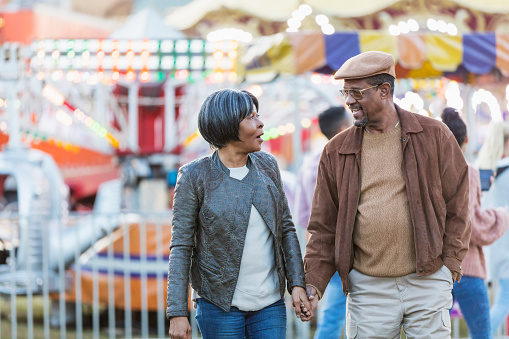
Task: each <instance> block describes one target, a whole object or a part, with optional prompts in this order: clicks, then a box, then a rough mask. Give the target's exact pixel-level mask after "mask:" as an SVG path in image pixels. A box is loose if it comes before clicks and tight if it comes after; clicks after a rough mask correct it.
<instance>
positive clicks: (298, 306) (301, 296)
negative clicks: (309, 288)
mask: <svg viewBox="0 0 509 339" xmlns="http://www.w3.org/2000/svg"><path fill="white" fill-rule="evenodd" d="M292 301H293V307H295V314H296V315H297V318H300V320H302V321H310V320H311V319H313V316H314V314H313V307H312V306H311V303H310V302H309V299H308V296H307V294H306V290H305V289H303V288H302V287H300V286H294V287H293V288H292Z"/></svg>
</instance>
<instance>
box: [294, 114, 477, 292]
mask: <svg viewBox="0 0 509 339" xmlns="http://www.w3.org/2000/svg"><path fill="white" fill-rule="evenodd" d="M396 109H397V111H398V115H399V119H400V123H401V142H402V146H403V162H402V163H401V166H402V171H403V176H404V180H405V183H406V188H407V195H408V200H409V203H410V214H411V218H412V223H413V226H414V239H415V251H416V259H417V260H416V264H417V267H416V272H417V274H418V275H421V276H422V275H429V274H432V273H433V272H435V271H437V270H438V269H439V268H440V267H442V265H443V264H445V265H446V266H447V267H448V268H449V269H450V270H451V271H455V272H457V273H458V278H457V279H459V278H460V277H461V261H462V260H463V258H464V257H465V255H466V253H467V250H468V243H469V240H470V215H469V205H468V202H469V200H468V167H467V163H466V162H465V159H464V157H463V154H462V153H461V150H460V148H459V146H458V143H457V142H456V139H455V138H454V136H453V135H452V133H451V132H450V130H449V129H448V128H447V126H445V125H444V124H443V123H441V122H439V121H437V120H434V119H430V118H427V117H424V116H421V115H418V114H414V113H410V112H408V111H405V110H403V109H401V108H399V107H398V106H396ZM362 136H363V129H362V128H357V127H351V128H349V129H347V130H345V131H344V132H342V133H340V134H338V135H337V136H335V137H334V138H333V139H332V140H331V141H330V142H329V143H328V144H327V145H326V146H325V148H324V150H323V152H322V156H321V158H320V165H319V168H318V177H317V180H316V189H315V193H314V197H313V204H312V207H311V217H310V219H309V225H308V232H309V233H310V238H309V242H308V244H307V247H306V255H305V258H304V269H305V272H306V283H307V284H310V285H313V286H314V287H315V288H317V289H318V291H317V292H318V294H319V295H320V296H321V295H322V293H323V292H324V291H325V288H326V286H327V284H328V283H329V281H330V279H331V277H332V275H333V274H334V272H336V270H337V271H338V272H339V275H340V276H341V281H342V282H343V291H344V292H345V293H348V283H349V282H348V273H349V272H350V270H351V269H352V264H353V250H354V249H353V241H352V234H353V229H354V223H355V216H356V213H357V204H358V201H359V197H360V163H361V144H362ZM380 208H383V206H380Z"/></svg>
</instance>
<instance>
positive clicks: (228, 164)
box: [166, 89, 313, 339]
mask: <svg viewBox="0 0 509 339" xmlns="http://www.w3.org/2000/svg"><path fill="white" fill-rule="evenodd" d="M198 128H199V130H200V133H201V135H202V136H203V138H204V139H205V140H206V141H207V142H208V143H209V144H210V146H211V148H212V149H215V151H214V152H213V153H212V154H211V155H209V156H205V157H202V158H199V159H197V160H195V161H192V162H191V163H188V164H186V165H184V166H183V167H182V168H180V170H179V174H178V179H177V185H176V187H175V196H174V203H173V221H172V239H171V245H170V248H171V251H170V263H169V272H168V300H167V310H166V313H167V317H168V318H169V319H170V330H169V333H170V336H171V338H191V327H190V326H189V321H188V318H187V316H188V289H189V278H190V279H191V285H192V287H193V290H195V291H196V292H197V294H198V299H197V308H196V319H197V322H198V326H199V328H200V332H201V334H202V336H203V338H205V339H207V338H285V337H286V308H285V303H284V294H285V281H286V283H287V285H288V290H289V291H290V292H291V294H292V301H293V305H294V307H295V313H296V315H297V317H299V318H300V319H301V320H303V321H308V320H310V319H311V318H312V317H313V312H312V309H311V304H310V303H309V300H308V298H307V296H306V292H305V287H306V285H305V281H304V269H303V264H302V257H301V253H300V249H299V243H298V240H297V236H296V233H295V228H294V225H293V222H292V219H291V215H290V210H289V208H288V203H287V199H286V196H285V192H284V190H283V184H282V181H281V174H280V172H279V168H278V165H277V162H276V160H275V159H274V157H273V156H271V155H269V154H267V153H264V152H261V145H262V142H263V140H262V138H261V136H262V135H263V123H262V122H261V121H260V116H259V114H258V100H257V99H256V97H255V96H253V95H252V94H251V93H249V92H247V91H237V90H233V89H223V90H220V91H217V92H214V93H212V94H211V95H210V96H209V97H208V98H207V99H206V100H205V101H204V103H203V105H202V107H201V110H200V113H199V116H198Z"/></svg>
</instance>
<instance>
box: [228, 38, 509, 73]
mask: <svg viewBox="0 0 509 339" xmlns="http://www.w3.org/2000/svg"><path fill="white" fill-rule="evenodd" d="M370 50H379V51H384V52H387V53H390V54H392V55H393V56H394V58H395V60H396V62H397V67H396V74H397V77H398V78H407V77H412V78H419V77H433V76H440V75H442V74H443V73H447V72H453V73H454V72H461V71H462V72H470V73H472V74H486V73H489V72H491V71H492V70H493V69H494V68H496V69H498V70H500V72H501V73H502V75H503V76H506V77H507V76H509V34H496V33H493V32H489V33H469V34H463V35H456V36H450V35H446V34H429V33H414V34H405V35H399V36H392V35H389V34H382V33H380V32H374V31H362V32H343V33H335V34H332V35H324V34H322V33H293V34H277V35H273V36H267V37H262V38H259V39H256V40H254V41H253V42H252V43H249V44H245V45H243V46H240V47H239V54H238V59H237V73H238V75H239V78H240V79H245V78H249V77H253V78H258V79H270V78H273V77H274V76H276V75H278V74H289V75H295V74H302V73H305V72H319V73H325V74H333V73H334V72H335V71H336V70H337V69H339V68H340V67H341V65H342V64H343V63H344V62H345V61H346V60H347V59H349V58H350V57H352V56H355V55H357V54H359V53H362V52H366V51H370Z"/></svg>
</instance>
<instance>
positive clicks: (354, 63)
mask: <svg viewBox="0 0 509 339" xmlns="http://www.w3.org/2000/svg"><path fill="white" fill-rule="evenodd" d="M382 73H387V74H390V75H392V76H393V77H394V78H396V71H395V62H394V58H393V57H392V55H390V54H389V53H385V52H380V51H369V52H364V53H361V54H358V55H356V56H354V57H351V58H350V59H348V60H347V61H345V63H344V64H343V66H341V68H340V69H339V70H338V71H337V72H336V74H334V79H338V80H339V79H345V80H348V79H360V78H366V77H369V76H372V75H376V74H382Z"/></svg>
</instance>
